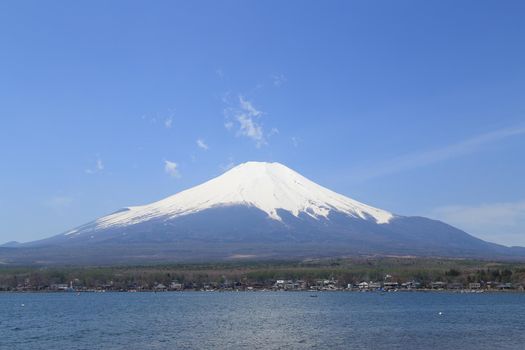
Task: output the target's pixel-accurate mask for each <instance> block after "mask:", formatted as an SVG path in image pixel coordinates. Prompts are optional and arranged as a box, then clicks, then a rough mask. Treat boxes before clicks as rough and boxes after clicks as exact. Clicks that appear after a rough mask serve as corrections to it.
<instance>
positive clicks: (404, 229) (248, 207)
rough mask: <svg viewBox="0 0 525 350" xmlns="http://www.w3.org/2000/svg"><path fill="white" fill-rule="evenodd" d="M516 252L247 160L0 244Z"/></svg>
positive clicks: (277, 253)
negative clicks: (38, 235) (156, 196)
mask: <svg viewBox="0 0 525 350" xmlns="http://www.w3.org/2000/svg"><path fill="white" fill-rule="evenodd" d="M363 254H365V255H370V254H379V255H421V256H425V255H426V256H429V255H431V256H446V257H476V258H482V257H487V258H520V257H523V256H525V254H523V250H521V249H519V248H507V247H504V246H500V245H496V244H492V243H488V242H484V241H482V240H480V239H477V238H475V237H473V236H470V235H468V234H467V233H465V232H463V231H461V230H458V229H456V228H454V227H452V226H450V225H447V224H445V223H442V222H439V221H435V220H430V219H426V218H420V217H404V216H399V215H394V214H392V213H390V212H387V211H385V210H381V209H377V208H374V207H371V206H368V205H366V204H363V203H360V202H358V201H355V200H353V199H351V198H348V197H345V196H343V195H340V194H338V193H335V192H333V191H331V190H329V189H326V188H324V187H322V186H319V185H317V184H316V183H314V182H312V181H310V180H308V179H307V178H305V177H303V176H302V175H300V174H298V173H297V172H295V171H293V170H291V169H289V168H287V167H286V166H284V165H282V164H278V163H260V162H248V163H244V164H241V165H239V166H237V167H235V168H233V169H231V170H230V171H228V172H226V173H224V174H223V175H221V176H219V177H217V178H214V179H212V180H210V181H208V182H206V183H203V184H202V185H199V186H196V187H193V188H191V189H188V190H186V191H182V192H180V193H178V194H175V195H173V196H170V197H168V198H166V199H163V200H160V201H158V202H155V203H152V204H149V205H144V206H135V207H128V208H124V209H123V210H120V211H118V212H116V213H113V214H110V215H107V216H104V217H102V218H100V219H98V220H95V221H93V222H91V223H88V224H86V225H83V226H80V227H78V228H75V229H73V230H70V231H68V232H66V233H64V234H60V235H57V236H54V237H51V238H49V239H45V240H41V241H36V242H31V243H27V244H23V245H22V246H18V247H16V248H4V249H0V261H1V260H3V261H4V262H8V263H9V262H15V263H16V262H27V263H126V262H149V261H197V260H198V261H203V260H220V259H228V258H238V257H250V258H257V259H270V258H279V259H282V258H310V257H330V256H348V255H363Z"/></svg>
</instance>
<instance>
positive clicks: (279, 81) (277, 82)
mask: <svg viewBox="0 0 525 350" xmlns="http://www.w3.org/2000/svg"><path fill="white" fill-rule="evenodd" d="M286 81H287V80H286V77H285V76H284V75H283V74H274V75H272V82H273V86H276V87H280V86H282V85H283V84H284V83H286Z"/></svg>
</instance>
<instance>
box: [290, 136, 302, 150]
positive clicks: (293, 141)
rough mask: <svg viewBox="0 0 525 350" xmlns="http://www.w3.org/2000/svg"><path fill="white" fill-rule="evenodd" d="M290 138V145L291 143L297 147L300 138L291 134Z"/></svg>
mask: <svg viewBox="0 0 525 350" xmlns="http://www.w3.org/2000/svg"><path fill="white" fill-rule="evenodd" d="M290 140H291V141H292V145H293V146H294V147H295V148H297V147H299V141H300V139H299V138H298V137H296V136H292V137H291V138H290Z"/></svg>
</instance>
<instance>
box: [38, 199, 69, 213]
mask: <svg viewBox="0 0 525 350" xmlns="http://www.w3.org/2000/svg"><path fill="white" fill-rule="evenodd" d="M72 203H73V198H71V197H69V196H53V197H51V198H49V199H48V200H46V201H45V202H44V205H45V206H46V207H48V208H50V209H52V210H53V211H54V212H56V213H57V214H62V213H63V212H64V211H65V210H66V209H67V208H69V207H70V206H71V204H72Z"/></svg>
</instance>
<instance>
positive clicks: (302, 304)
mask: <svg viewBox="0 0 525 350" xmlns="http://www.w3.org/2000/svg"><path fill="white" fill-rule="evenodd" d="M312 295H317V297H312ZM440 313H441V314H440ZM0 348H1V349H101V348H104V349H229V348H248V349H284V348H286V349H310V348H330V349H349V348H351V349H437V348H442V349H453V348H457V349H476V350H480V349H495V348H498V349H525V294H519V293H515V294H514V293H493V294H492V293H483V294H459V293H422V292H414V293H408V292H407V293H386V294H380V293H357V292H354V293H349V292H333V293H332V292H325V293H308V292H174V293H82V294H80V295H77V294H75V293H47V294H46V293H41V294H40V293H2V294H0Z"/></svg>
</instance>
